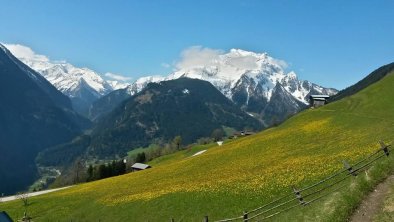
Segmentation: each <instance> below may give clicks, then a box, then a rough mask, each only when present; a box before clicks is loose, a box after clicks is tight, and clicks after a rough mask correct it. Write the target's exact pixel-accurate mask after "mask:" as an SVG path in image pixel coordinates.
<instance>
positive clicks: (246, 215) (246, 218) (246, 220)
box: [244, 210, 249, 222]
mask: <svg viewBox="0 0 394 222" xmlns="http://www.w3.org/2000/svg"><path fill="white" fill-rule="evenodd" d="M248 221H249V220H248V211H246V210H245V211H244V222H248Z"/></svg>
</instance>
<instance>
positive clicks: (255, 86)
mask: <svg viewBox="0 0 394 222" xmlns="http://www.w3.org/2000/svg"><path fill="white" fill-rule="evenodd" d="M187 59H188V58H184V61H181V62H179V63H178V65H177V70H176V71H175V72H173V73H171V74H170V75H169V76H167V77H162V76H151V77H143V78H140V79H138V80H137V81H136V82H134V83H133V84H132V85H131V86H130V87H129V88H130V90H129V92H130V94H131V95H132V94H134V93H136V92H139V91H140V90H141V89H143V88H144V87H145V86H146V85H147V84H148V83H149V82H160V81H164V80H172V79H177V78H181V77H188V78H193V79H200V80H205V81H208V82H210V83H212V84H213V85H214V86H215V87H216V88H217V89H219V90H220V91H221V92H222V93H223V94H224V95H225V96H226V97H227V98H229V99H230V100H232V101H233V102H234V103H236V104H237V105H238V106H240V107H242V108H243V109H244V110H245V111H247V112H249V113H253V114H254V115H255V116H256V115H257V116H259V117H260V118H261V119H262V120H264V121H265V122H266V124H267V125H270V124H272V123H273V119H276V121H281V120H283V119H284V118H286V117H287V116H290V115H292V114H295V113H296V112H298V111H300V110H301V109H303V108H305V107H306V106H307V104H308V98H309V95H311V94H328V95H333V94H336V93H337V90H335V89H331V88H324V87H321V86H319V85H317V84H314V83H311V82H309V81H302V80H299V79H298V78H297V75H296V74H295V73H294V72H293V71H292V72H289V73H286V72H285V66H286V65H285V63H284V62H283V61H280V60H277V59H275V58H272V57H270V56H268V54H267V53H254V52H249V51H245V50H241V49H231V50H230V52H228V53H218V54H214V55H210V57H209V58H208V59H200V60H198V61H197V62H196V61H195V60H196V59H194V60H193V61H192V62H190V61H185V60H187ZM278 94H282V95H281V96H278ZM284 97H285V98H286V101H287V102H283V103H281V102H280V101H275V100H277V99H284ZM273 100H274V101H273ZM274 104H275V105H274ZM281 104H283V107H281ZM270 107H271V108H270ZM266 109H270V110H272V111H270V113H271V114H270V115H268V114H267V113H265V112H266V111H265V110H266ZM275 110H282V111H281V113H282V114H280V115H279V116H273V112H274V111H275ZM267 112H268V111H267ZM274 117H275V118H274Z"/></svg>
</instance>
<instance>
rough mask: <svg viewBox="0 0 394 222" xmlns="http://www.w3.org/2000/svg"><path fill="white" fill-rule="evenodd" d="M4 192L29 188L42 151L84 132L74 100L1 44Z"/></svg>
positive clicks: (0, 177)
mask: <svg viewBox="0 0 394 222" xmlns="http://www.w3.org/2000/svg"><path fill="white" fill-rule="evenodd" d="M0 82H2V83H6V84H3V85H2V87H0V103H1V106H0V141H1V143H0V153H1V155H0V181H1V183H0V192H2V193H6V194H9V193H13V192H15V191H18V190H21V189H24V188H26V186H27V185H29V184H30V183H31V182H32V181H33V180H34V178H35V176H36V168H35V163H34V159H35V158H36V155H37V154H38V152H40V151H41V150H43V149H44V148H47V147H49V146H53V145H55V144H58V143H62V142H65V141H68V140H69V139H71V138H72V137H74V136H75V135H77V134H79V133H80V131H81V130H80V127H79V123H78V122H77V121H81V120H82V119H81V118H79V117H78V116H77V115H76V114H75V113H73V111H72V110H71V102H70V100H69V99H68V98H67V97H66V96H65V95H63V94H62V93H61V92H59V91H58V90H56V88H55V87H53V86H52V85H51V84H50V83H49V82H48V81H47V80H46V79H45V78H43V77H42V76H41V75H40V74H38V73H36V72H35V71H33V70H32V69H30V68H29V67H28V66H26V65H25V64H24V63H22V62H21V61H19V60H18V59H17V58H15V57H14V56H13V55H12V54H11V53H10V52H9V51H8V50H7V49H6V48H5V47H4V46H3V45H1V44H0Z"/></svg>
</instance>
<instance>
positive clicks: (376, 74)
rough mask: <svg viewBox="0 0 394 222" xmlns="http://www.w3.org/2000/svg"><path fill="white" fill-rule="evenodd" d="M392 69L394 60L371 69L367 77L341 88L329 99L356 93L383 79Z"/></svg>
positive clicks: (334, 99) (393, 68)
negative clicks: (373, 69)
mask: <svg viewBox="0 0 394 222" xmlns="http://www.w3.org/2000/svg"><path fill="white" fill-rule="evenodd" d="M393 70H394V62H392V63H390V64H387V65H384V66H382V67H380V68H378V69H376V70H375V71H373V72H372V73H371V74H369V75H368V76H367V77H365V78H364V79H362V80H360V81H359V82H357V83H356V84H354V85H352V86H349V87H347V88H346V89H344V90H341V91H340V92H339V93H338V94H336V95H334V96H332V97H331V99H330V100H331V101H332V102H333V101H337V100H340V99H343V98H345V97H348V96H351V95H353V94H356V93H358V92H359V91H361V90H363V89H365V88H366V87H368V86H370V85H372V84H374V83H376V82H378V81H379V80H381V79H383V77H385V76H386V75H387V74H389V73H390V72H391V71H393Z"/></svg>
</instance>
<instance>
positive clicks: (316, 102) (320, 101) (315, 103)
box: [309, 95, 330, 108]
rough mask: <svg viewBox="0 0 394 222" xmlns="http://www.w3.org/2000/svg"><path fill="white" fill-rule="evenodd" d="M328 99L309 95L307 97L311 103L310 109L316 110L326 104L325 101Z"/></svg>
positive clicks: (325, 96)
mask: <svg viewBox="0 0 394 222" xmlns="http://www.w3.org/2000/svg"><path fill="white" fill-rule="evenodd" d="M329 98H330V96H329V95H311V96H310V97H309V99H310V102H311V107H314V108H317V107H320V106H324V105H325V104H327V100H328V99H329Z"/></svg>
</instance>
